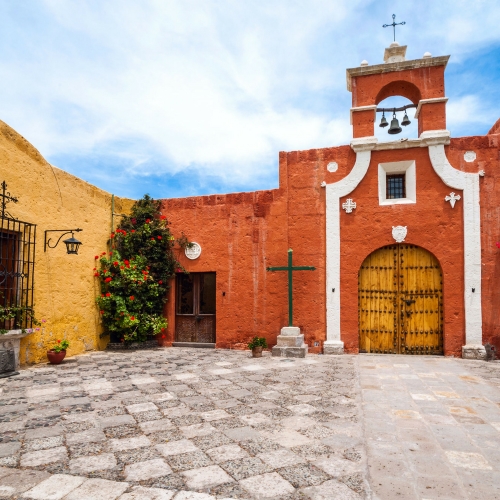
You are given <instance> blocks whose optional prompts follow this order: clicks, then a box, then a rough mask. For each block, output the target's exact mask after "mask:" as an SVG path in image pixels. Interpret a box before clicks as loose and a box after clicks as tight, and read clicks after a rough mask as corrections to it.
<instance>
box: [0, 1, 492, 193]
mask: <svg viewBox="0 0 500 500" xmlns="http://www.w3.org/2000/svg"><path fill="white" fill-rule="evenodd" d="M393 13H395V14H396V16H397V18H396V21H397V22H399V21H406V25H405V26H403V27H398V29H397V32H396V40H397V41H398V42H399V43H400V44H406V45H408V50H407V59H416V58H420V57H422V55H423V54H424V52H426V51H429V52H431V53H432V55H434V56H437V55H448V54H449V55H451V58H450V62H449V64H448V67H447V70H446V95H447V96H448V97H449V102H448V129H449V130H450V131H451V133H452V135H453V136H455V137H458V136H465V135H482V134H485V133H486V132H487V131H488V130H489V128H490V127H491V126H492V125H493V123H494V122H495V121H496V120H497V119H498V118H499V117H500V104H499V103H500V62H499V61H500V30H499V29H498V26H500V4H499V3H498V2H496V1H494V0H468V1H462V0H452V1H450V0H440V1H439V2H437V1H435V0H434V1H432V0H421V1H419V2H409V1H403V0H392V1H386V0H374V1H368V0H328V1H326V0H325V1H323V0H300V1H299V0H270V1H266V2H265V1H263V0H259V1H256V0H248V1H246V2H241V1H237V0H213V1H212V0H179V1H178V0H141V1H140V2H137V1H136V0H106V1H104V2H103V1H102V0H26V1H22V2H20V1H18V0H0V43H1V50H0V74H1V83H0V85H1V89H2V92H1V93H0V119H1V120H3V121H5V122H6V123H8V124H9V125H10V126H11V127H13V128H14V129H16V130H17V131H18V132H19V133H20V134H22V135H23V136H24V137H26V138H27V139H28V140H29V141H30V142H31V143H32V144H33V145H34V146H35V147H36V148H37V149H39V150H40V152H41V153H42V154H43V155H44V157H45V158H46V159H47V160H48V161H49V162H50V163H52V164H53V165H56V166H57V167H59V168H62V169H64V170H66V171H68V172H71V173H73V174H74V175H76V176H78V177H80V178H82V179H85V180H86V181H88V182H91V183H92V184H95V185H97V186H99V187H100V188H102V189H105V190H106V191H109V192H111V193H114V194H116V195H120V196H127V197H131V198H139V197H141V196H142V195H143V194H144V193H146V192H147V193H149V194H151V195H152V196H154V197H156V198H167V197H180V196H189V195H197V194H210V193H224V192H235V191H251V190H255V189H269V188H274V187H277V185H278V153H279V151H292V150H297V149H309V148H316V147H328V146H335V145H340V144H347V143H348V142H349V140H350V138H351V127H350V125H349V108H350V104H351V94H350V93H349V92H348V91H347V90H346V83H345V69H346V68H350V67H356V66H359V64H360V62H361V61H362V60H363V59H366V60H368V62H369V64H378V63H381V62H383V52H384V48H385V47H387V46H388V45H389V44H390V42H391V41H392V29H391V28H386V29H382V24H385V23H391V22H392V19H391V15H392V14H393ZM403 102H404V100H403V99H402V98H401V101H397V99H396V102H394V101H391V103H393V104H391V105H397V104H398V103H400V104H402V103H403ZM411 118H412V115H411V114H410V119H411ZM409 128H410V127H409ZM405 134H406V135H409V136H410V137H411V136H414V135H415V134H416V132H415V130H414V127H411V129H410V130H405V132H404V133H403V134H402V136H405ZM386 136H387V134H385V132H384V133H383V134H382V135H381V136H380V137H381V139H384V140H386ZM398 137H400V136H398Z"/></svg>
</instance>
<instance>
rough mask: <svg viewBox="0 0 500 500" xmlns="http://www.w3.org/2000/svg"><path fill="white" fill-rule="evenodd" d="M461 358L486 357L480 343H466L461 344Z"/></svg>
mask: <svg viewBox="0 0 500 500" xmlns="http://www.w3.org/2000/svg"><path fill="white" fill-rule="evenodd" d="M462 358H463V359H486V349H485V348H484V346H483V345H481V344H468V345H464V346H462Z"/></svg>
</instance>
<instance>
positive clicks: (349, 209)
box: [342, 198, 356, 214]
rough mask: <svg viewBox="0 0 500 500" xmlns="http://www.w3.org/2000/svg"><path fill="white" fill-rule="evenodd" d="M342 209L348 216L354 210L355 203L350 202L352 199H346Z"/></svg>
mask: <svg viewBox="0 0 500 500" xmlns="http://www.w3.org/2000/svg"><path fill="white" fill-rule="evenodd" d="M342 208H343V209H344V210H345V213H346V214H350V213H351V212H352V211H353V210H354V209H355V208H356V202H355V201H352V198H347V201H346V202H345V203H342Z"/></svg>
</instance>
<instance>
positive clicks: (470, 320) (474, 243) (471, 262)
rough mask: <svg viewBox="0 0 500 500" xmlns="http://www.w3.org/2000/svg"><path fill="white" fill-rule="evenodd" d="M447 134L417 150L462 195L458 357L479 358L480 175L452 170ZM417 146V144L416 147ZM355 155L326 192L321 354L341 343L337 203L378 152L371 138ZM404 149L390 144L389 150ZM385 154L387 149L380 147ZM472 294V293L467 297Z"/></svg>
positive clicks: (430, 136)
mask: <svg viewBox="0 0 500 500" xmlns="http://www.w3.org/2000/svg"><path fill="white" fill-rule="evenodd" d="M449 140H450V133H449V132H448V131H447V130H433V131H427V132H423V133H422V134H421V136H420V138H419V139H418V140H417V141H414V142H418V146H420V147H426V146H427V147H428V149H429V158H430V161H431V164H432V167H433V168H434V170H435V172H436V173H437V174H438V176H439V177H440V178H441V180H442V181H443V182H444V183H445V184H446V185H447V186H449V187H450V188H453V189H460V190H462V191H463V197H462V200H463V205H464V206H463V216H464V287H465V297H464V307H465V339H466V345H465V346H463V348H462V356H463V357H482V356H483V353H484V347H483V346H482V337H483V335H482V312H481V217H480V205H479V173H477V174H472V173H467V172H461V171H460V170H457V169H455V168H453V166H452V165H451V164H450V162H449V161H448V158H447V157H446V153H445V150H444V146H445V144H449ZM415 146H417V144H415ZM351 147H352V149H353V150H354V151H355V152H356V162H355V164H354V167H353V169H352V170H351V172H350V173H349V175H347V176H346V177H344V178H343V179H341V180H340V181H338V182H335V183H332V184H324V183H323V185H324V186H325V188H326V341H325V343H324V353H325V354H341V353H342V352H343V351H344V343H343V342H342V341H341V338H340V291H341V284H340V202H339V201H340V198H341V197H344V196H347V195H348V194H349V193H351V192H352V191H353V190H354V189H355V188H356V187H357V186H358V184H359V183H360V182H361V180H362V179H363V177H364V176H365V175H366V172H367V171H368V167H369V165H370V160H371V151H372V150H373V149H378V148H377V138H376V137H363V138H360V139H354V140H353V141H352V142H351ZM403 147H405V144H404V143H401V145H399V144H397V145H396V144H394V149H399V148H403ZM383 149H386V148H383ZM472 289H474V292H472Z"/></svg>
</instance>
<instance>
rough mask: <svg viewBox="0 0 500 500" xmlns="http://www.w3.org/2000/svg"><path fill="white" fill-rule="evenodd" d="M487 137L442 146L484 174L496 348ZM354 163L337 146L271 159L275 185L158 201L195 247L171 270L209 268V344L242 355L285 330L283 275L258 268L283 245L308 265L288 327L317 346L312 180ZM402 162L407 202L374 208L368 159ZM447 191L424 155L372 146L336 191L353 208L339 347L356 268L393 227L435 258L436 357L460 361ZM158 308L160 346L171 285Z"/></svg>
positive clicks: (316, 224)
mask: <svg viewBox="0 0 500 500" xmlns="http://www.w3.org/2000/svg"><path fill="white" fill-rule="evenodd" d="M499 140H500V135H499V134H490V135H487V136H483V137H467V138H462V139H452V140H451V144H450V145H449V146H446V148H445V150H446V154H447V156H448V158H449V160H450V162H451V164H452V165H453V166H454V167H455V168H457V169H459V170H462V171H469V172H477V171H478V170H484V171H485V176H484V177H482V178H481V181H480V182H481V183H480V192H481V227H482V260H483V264H482V273H483V275H482V293H483V338H484V342H491V343H493V344H495V345H496V346H497V348H499V349H500V326H499V325H498V317H497V314H498V313H497V310H498V305H499V304H500V285H499V283H500V249H498V248H497V247H496V245H495V243H496V241H497V240H500V234H498V232H499V229H498V228H499V222H500V221H499V217H500V210H499V209H498V203H497V201H496V200H498V199H500V198H499V197H500V183H498V182H495V173H496V172H498V171H499V169H500V153H499ZM468 150H474V151H475V152H476V154H477V159H476V161H475V162H474V163H466V162H465V161H464V153H465V152H466V151H468ZM355 159H356V154H355V153H354V152H353V150H352V149H351V148H350V147H349V146H341V147H336V148H325V149H312V150H309V151H294V152H290V153H281V154H280V187H279V189H276V190H271V191H257V192H253V193H239V194H228V195H216V196H199V197H193V198H184V199H169V200H164V201H163V210H164V213H166V214H167V215H168V218H169V220H170V221H171V226H172V229H173V231H174V233H176V232H178V233H180V231H184V232H185V233H186V235H188V237H189V239H191V240H193V241H196V242H197V243H199V244H200V245H201V247H202V254H201V256H200V257H199V258H198V259H196V260H194V261H191V260H188V259H187V258H186V257H185V256H184V255H183V254H182V253H179V259H180V261H181V263H182V264H183V265H184V266H185V268H186V269H187V270H188V271H190V272H200V271H215V272H216V273H217V316H216V346H217V347H221V348H244V347H245V345H246V343H247V342H248V341H249V339H250V338H251V337H253V336H255V335H259V336H263V337H266V339H267V341H268V343H269V344H270V345H274V344H275V343H276V337H277V335H278V334H279V332H280V329H281V327H283V326H286V325H287V324H288V323H287V322H288V302H287V277H286V273H284V272H276V273H271V272H267V271H266V267H268V266H283V265H286V258H287V249H288V248H292V249H293V251H294V254H293V256H294V265H309V266H311V265H312V266H315V267H316V271H314V272H300V271H299V272H295V273H294V287H293V294H294V324H295V325H296V326H299V327H300V328H301V330H302V333H304V334H305V342H306V343H307V344H308V345H309V348H310V352H320V351H321V349H322V344H323V342H324V341H325V340H326V303H325V296H326V257H325V254H326V249H325V246H326V242H325V238H326V217H325V212H326V208H325V206H326V205H325V191H324V189H323V188H322V187H321V183H322V182H323V181H326V182H327V183H331V182H335V181H338V180H340V179H341V178H343V177H345V176H346V175H347V174H348V173H349V172H350V171H351V169H352V167H353V165H354V162H355ZM403 160H415V162H416V172H417V174H416V175H417V203H416V204H413V205H390V206H380V205H379V200H378V187H377V186H378V185H377V183H378V177H377V176H378V173H377V172H378V170H377V169H378V164H379V163H384V162H388V161H403ZM329 162H337V163H338V165H339V168H338V170H337V171H336V172H329V171H328V170H327V165H328V163H329ZM449 193H450V188H449V187H447V186H446V185H445V184H444V183H443V182H442V181H441V179H440V178H439V177H438V176H437V174H436V173H435V172H434V170H433V168H432V166H431V163H430V160H429V153H428V149H427V148H409V149H400V150H385V151H373V153H372V159H371V162H370V166H369V168H368V172H367V174H366V176H365V177H364V178H363V180H362V181H361V182H360V184H359V185H358V186H357V188H356V189H355V190H354V191H353V192H352V193H350V194H349V195H348V197H349V198H353V199H355V201H356V202H357V208H356V210H354V212H353V213H351V214H347V213H345V212H344V211H343V210H340V226H341V233H340V234H341V283H342V295H341V332H342V340H343V341H344V342H345V351H346V352H350V353H356V352H358V345H359V341H358V297H357V294H358V285H357V279H358V272H359V269H360V266H361V264H362V262H363V260H364V259H365V258H366V257H367V256H368V255H369V254H370V253H371V252H373V251H374V250H376V249H377V248H380V247H382V246H384V245H390V244H393V243H394V240H393V238H392V236H391V231H390V228H391V227H392V226H396V225H405V226H408V227H409V228H410V230H409V232H408V237H407V238H406V240H405V242H406V243H409V244H415V245H419V246H421V247H423V248H425V249H427V250H429V251H430V252H431V253H433V254H434V255H435V256H436V257H437V259H438V260H439V262H440V265H441V268H442V272H443V303H444V334H443V335H444V350H445V355H452V356H460V355H461V348H462V346H463V345H464V342H465V334H464V324H465V318H464V304H463V302H464V285H463V276H464V271H463V269H464V257H463V241H464V234H463V231H464V224H463V212H462V204H460V203H457V205H456V206H455V208H454V209H451V207H450V204H449V203H446V202H445V201H444V198H445V196H446V195H448V194H449ZM457 194H460V192H459V191H457ZM346 198H347V197H346ZM346 198H341V199H340V204H342V203H343V202H345V200H346ZM223 292H225V294H224V295H223ZM167 309H168V310H167V315H168V318H169V321H170V323H169V328H168V332H167V335H166V338H165V339H164V341H163V342H164V344H165V345H170V344H171V343H172V342H173V341H174V340H175V286H174V287H172V290H171V296H170V300H169V302H168V305H167ZM315 343H317V344H318V345H315Z"/></svg>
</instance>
